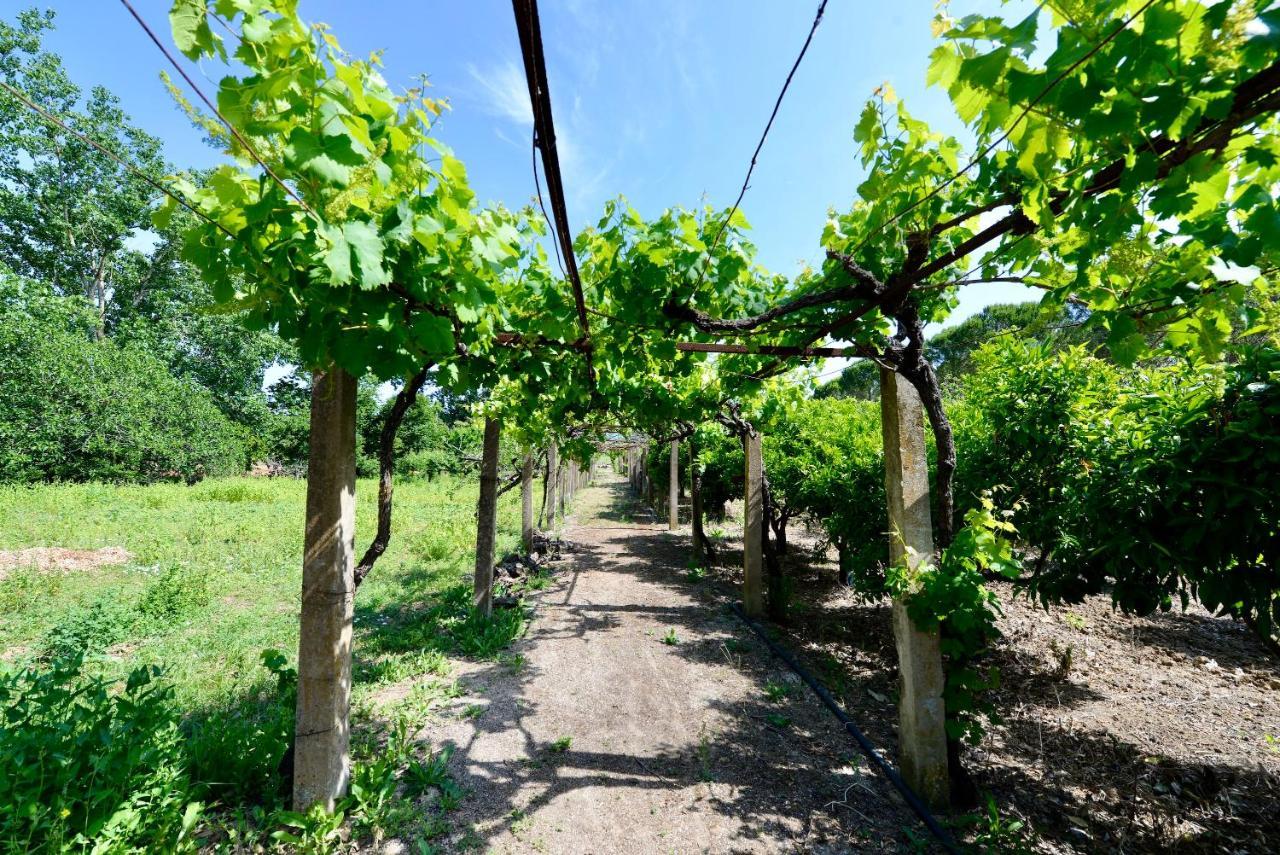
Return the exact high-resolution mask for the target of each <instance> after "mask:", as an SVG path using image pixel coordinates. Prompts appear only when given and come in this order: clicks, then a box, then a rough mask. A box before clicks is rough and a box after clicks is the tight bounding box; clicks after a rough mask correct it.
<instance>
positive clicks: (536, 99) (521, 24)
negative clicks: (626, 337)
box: [511, 0, 595, 388]
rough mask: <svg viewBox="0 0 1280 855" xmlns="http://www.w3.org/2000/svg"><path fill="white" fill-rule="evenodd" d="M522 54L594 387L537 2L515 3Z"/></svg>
mask: <svg viewBox="0 0 1280 855" xmlns="http://www.w3.org/2000/svg"><path fill="white" fill-rule="evenodd" d="M511 5H512V10H513V11H514V13H515V19H516V31H517V33H518V35H519V37H520V52H521V54H522V56H523V59H524V71H525V79H526V81H527V82H528V85H529V106H530V107H531V108H532V110H533V128H534V134H535V143H534V144H535V145H536V146H537V147H538V150H539V151H541V152H542V165H543V171H544V173H545V174H546V179H547V195H548V196H550V197H551V214H552V217H553V220H554V224H555V232H556V238H557V239H558V240H559V242H560V249H561V253H562V256H563V263H564V268H565V273H566V274H567V278H568V280H569V285H570V287H571V288H572V289H573V301H574V308H575V309H576V311H577V315H578V325H579V327H580V328H581V330H582V342H583V344H584V345H585V346H584V349H583V355H584V357H585V358H586V362H587V379H588V381H589V383H590V385H591V386H592V387H593V388H594V386H595V366H594V364H593V362H592V356H591V325H590V322H589V321H588V319H587V304H586V298H585V297H584V295H583V291H582V278H581V276H580V275H579V273H578V261H577V258H576V257H575V256H574V252H573V233H572V232H571V231H570V230H569V212H568V207H567V206H566V205H565V201H564V181H563V179H562V177H561V174H560V157H559V154H558V152H557V150H556V130H555V121H554V119H553V117H552V113H551V90H550V86H549V85H548V82H547V66H546V60H545V57H544V55H543V49H542V30H541V26H540V24H539V22H538V3H537V0H512V3H511Z"/></svg>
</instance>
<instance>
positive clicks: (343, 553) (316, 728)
mask: <svg viewBox="0 0 1280 855" xmlns="http://www.w3.org/2000/svg"><path fill="white" fill-rule="evenodd" d="M355 529H356V380H355V378H354V377H352V376H351V375H350V374H348V373H347V372H345V371H343V370H342V369H340V368H337V367H330V368H327V369H325V370H323V371H316V372H314V373H313V374H312V377H311V452H310V455H309V458H308V461H307V523H306V533H305V536H304V540H303V556H302V615H301V627H300V632H299V636H298V701H297V716H296V718H295V730H294V733H295V741H294V753H293V807H294V810H297V811H306V810H309V809H310V808H311V807H312V806H314V805H317V804H320V805H324V808H325V810H327V811H332V810H333V806H334V803H335V802H336V801H338V800H339V799H341V798H342V797H343V796H345V795H346V793H347V785H348V783H349V781H350V777H351V755H350V741H351V731H350V729H349V723H348V713H349V712H350V708H351V624H352V618H353V614H354V610H353V608H354V607H353V603H354V598H355V580H354V575H355Z"/></svg>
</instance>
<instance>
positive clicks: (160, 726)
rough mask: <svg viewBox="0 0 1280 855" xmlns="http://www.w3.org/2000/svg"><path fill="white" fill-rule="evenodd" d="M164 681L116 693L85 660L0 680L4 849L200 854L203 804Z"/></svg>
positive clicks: (142, 679)
mask: <svg viewBox="0 0 1280 855" xmlns="http://www.w3.org/2000/svg"><path fill="white" fill-rule="evenodd" d="M159 675H160V671H159V669H157V668H154V667H151V666H147V667H143V668H139V669H137V670H136V671H134V672H133V673H132V674H131V675H130V676H129V679H128V681H127V682H126V683H125V684H124V686H123V687H119V688H120V690H118V691H117V686H115V685H113V684H111V683H109V682H107V681H105V680H102V679H100V678H96V677H88V676H86V675H84V674H83V673H82V660H81V658H80V657H78V656H72V657H68V658H56V659H54V660H53V661H52V662H51V663H50V664H49V665H48V666H47V667H39V666H36V667H32V668H27V669H24V670H21V671H18V672H16V673H13V674H8V675H0V849H4V850H5V851H9V852H59V851H64V850H67V849H77V850H88V849H92V850H93V851H95V852H99V851H101V852H117V851H165V852H172V851H182V850H194V845H193V844H192V841H191V837H190V832H191V830H192V828H193V827H194V825H195V823H196V821H197V819H198V818H199V815H200V805H199V803H197V802H194V801H193V800H192V799H191V793H190V790H189V788H188V786H187V774H186V768H185V760H184V757H183V751H182V740H181V737H180V735H179V731H178V716H177V713H176V711H175V710H174V708H173V705H172V703H171V695H172V690H171V689H170V688H168V687H167V686H165V685H163V684H162V683H160V682H158V681H157V678H158V677H159Z"/></svg>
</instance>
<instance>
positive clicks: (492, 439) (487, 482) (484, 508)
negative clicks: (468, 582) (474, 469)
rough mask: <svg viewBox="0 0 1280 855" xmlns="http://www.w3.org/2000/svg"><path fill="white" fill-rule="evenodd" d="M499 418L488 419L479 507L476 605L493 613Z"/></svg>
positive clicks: (477, 516)
mask: <svg viewBox="0 0 1280 855" xmlns="http://www.w3.org/2000/svg"><path fill="white" fill-rule="evenodd" d="M498 434H499V427H498V420H497V419H485V420H484V451H483V452H482V455H481V458H480V500H479V502H478V506H477V508H476V575H475V600H474V602H475V607H476V609H477V610H478V611H480V612H481V613H483V614H484V616H485V617H488V616H489V615H491V614H493V544H494V541H496V540H497V536H498V530H497V529H498V525H497V524H498Z"/></svg>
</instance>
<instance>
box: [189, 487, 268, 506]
mask: <svg viewBox="0 0 1280 855" xmlns="http://www.w3.org/2000/svg"><path fill="white" fill-rule="evenodd" d="M272 495H273V494H272V492H271V491H270V490H268V489H266V488H265V487H261V486H258V485H257V484H252V483H248V482H246V481H223V482H213V483H207V484H202V485H201V486H200V489H199V490H197V491H196V492H195V495H194V497H193V498H195V499H197V500H199V501H201V502H227V503H228V504H240V503H242V502H243V503H248V504H258V503H261V502H270V501H271V499H272Z"/></svg>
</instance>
